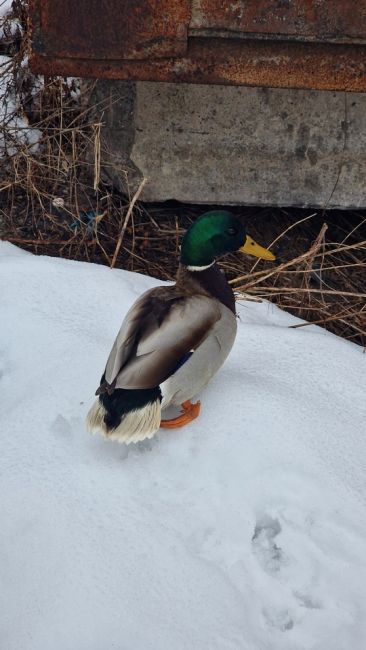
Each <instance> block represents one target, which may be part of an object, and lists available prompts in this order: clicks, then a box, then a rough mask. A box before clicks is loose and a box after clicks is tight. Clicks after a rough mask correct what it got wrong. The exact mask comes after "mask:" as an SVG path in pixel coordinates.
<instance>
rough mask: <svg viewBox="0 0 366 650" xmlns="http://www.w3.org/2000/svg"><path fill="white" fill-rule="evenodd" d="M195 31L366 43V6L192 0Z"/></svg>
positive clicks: (348, 1)
mask: <svg viewBox="0 0 366 650" xmlns="http://www.w3.org/2000/svg"><path fill="white" fill-rule="evenodd" d="M190 28H191V30H192V31H191V33H192V34H193V33H194V30H203V29H204V30H215V31H220V30H227V31H230V32H234V33H238V32H241V33H243V34H248V33H249V34H266V35H267V36H270V35H273V36H281V35H282V36H287V37H296V38H300V39H302V40H318V41H321V42H347V41H353V42H354V41H357V42H366V2H365V0H360V1H359V2H355V1H354V0H234V1H231V2H228V1H224V2H223V0H192V18H191V22H190Z"/></svg>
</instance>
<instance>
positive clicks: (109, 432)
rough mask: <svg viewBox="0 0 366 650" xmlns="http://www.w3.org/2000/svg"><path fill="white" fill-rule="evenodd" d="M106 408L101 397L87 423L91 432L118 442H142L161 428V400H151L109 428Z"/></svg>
mask: <svg viewBox="0 0 366 650" xmlns="http://www.w3.org/2000/svg"><path fill="white" fill-rule="evenodd" d="M105 415H106V410H105V408H104V406H103V404H102V403H101V402H100V400H99V399H97V400H95V402H94V404H93V406H92V407H91V409H90V411H89V413H88V415H87V418H86V424H87V428H88V431H90V433H100V434H102V436H104V437H105V438H108V440H117V442H124V443H125V444H127V445H128V444H130V442H140V441H141V440H145V438H152V437H153V436H154V434H155V433H156V432H157V431H158V430H159V428H160V420H161V406H160V400H159V399H157V400H155V401H154V402H150V403H149V404H147V405H146V406H143V407H142V408H139V409H135V410H134V411H130V412H129V413H127V414H126V415H125V416H124V417H123V418H122V420H121V422H120V424H119V425H118V426H117V427H116V428H115V429H108V427H107V425H106V423H105V421H104V417H105Z"/></svg>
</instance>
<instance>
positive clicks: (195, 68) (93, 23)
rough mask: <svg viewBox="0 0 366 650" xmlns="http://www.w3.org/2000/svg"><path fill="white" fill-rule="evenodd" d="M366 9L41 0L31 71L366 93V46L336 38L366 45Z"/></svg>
mask: <svg viewBox="0 0 366 650" xmlns="http://www.w3.org/2000/svg"><path fill="white" fill-rule="evenodd" d="M350 4H351V5H352V11H349V12H348V11H346V9H347V8H348V9H349V8H350ZM326 6H332V7H333V9H334V13H333V15H332V16H331V17H330V14H331V13H332V12H331V11H330V10H329V11H328V12H326V11H325V10H326ZM210 8H211V9H210ZM295 8H297V10H298V12H297V13H296V11H295ZM191 10H192V13H191ZM210 11H211V13H210ZM365 11H366V0H362V1H361V2H359V3H358V6H354V3H353V2H350V0H339V1H337V0H293V1H292V2H290V0H276V1H270V0H246V1H245V2H239V1H238V2H231V3H230V2H221V1H220V0H193V1H192V4H191V2H189V0H109V1H108V2H104V3H102V2H100V1H99V0H79V2H78V3H76V2H74V0H62V1H61V0H32V12H31V15H32V23H33V52H32V56H31V66H32V68H33V70H34V71H36V72H40V73H43V74H46V75H54V74H60V75H65V76H67V75H70V76H81V77H104V78H108V79H132V80H146V81H170V82H187V83H202V84H234V85H248V86H267V87H274V88H310V89H321V90H348V91H358V92H365V91H366V45H362V44H354V43H352V44H347V43H345V42H342V43H341V42H340V43H338V42H334V41H337V39H338V40H340V41H345V40H347V39H354V40H356V41H362V39H363V37H365V42H366V27H365V20H364V18H365ZM284 16H286V20H284V19H283V18H284ZM205 21H206V22H205ZM255 21H257V22H256V23H255ZM189 23H190V25H191V27H190V29H189V35H188V36H187V32H188V25H189ZM60 25H62V28H61V27H60ZM255 25H256V32H257V34H258V35H259V34H262V39H261V40H258V39H256V38H255V35H254V36H253V33H252V30H253V29H254V26H255ZM201 29H204V31H205V36H204V37H203V36H198V35H197V34H199V33H200V30H201ZM211 29H213V30H215V31H216V30H219V31H220V30H222V29H223V30H224V32H225V30H226V36H227V37H225V33H222V34H220V36H221V37H217V36H215V37H210V34H213V33H215V31H214V32H212V31H211ZM239 29H240V30H242V31H235V30H239ZM244 29H247V32H244V31H243V30H244ZM248 30H249V31H248ZM261 30H262V31H261ZM270 30H272V32H271V31H270ZM281 30H282V31H281ZM286 30H287V31H286ZM296 30H297V31H296ZM295 31H296V34H295ZM337 35H338V36H337ZM222 36H224V37H222ZM233 36H234V38H233ZM243 36H245V38H243ZM295 36H296V38H302V39H304V40H305V42H302V41H300V40H297V41H295V40H294V39H295ZM286 39H288V40H286ZM309 39H310V40H311V39H312V41H313V42H306V40H309ZM321 40H324V41H327V40H328V41H333V42H332V43H322V42H318V41H321ZM314 41H315V42H314Z"/></svg>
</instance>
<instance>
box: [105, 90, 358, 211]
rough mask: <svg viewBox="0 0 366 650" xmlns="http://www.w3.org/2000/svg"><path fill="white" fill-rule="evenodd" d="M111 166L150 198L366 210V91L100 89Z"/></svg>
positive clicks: (116, 177)
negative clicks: (143, 179) (362, 92)
mask: <svg viewBox="0 0 366 650" xmlns="http://www.w3.org/2000/svg"><path fill="white" fill-rule="evenodd" d="M95 100H96V102H98V103H99V102H101V103H100V104H99V106H102V107H103V110H102V111H101V109H98V110H99V113H102V121H103V122H104V124H105V126H104V127H103V129H102V141H103V149H104V153H103V159H102V162H103V167H104V173H106V174H107V175H108V176H109V177H110V178H111V179H113V182H114V184H115V185H117V186H118V187H119V188H120V189H122V190H123V191H128V192H129V193H131V194H132V193H133V192H134V191H135V190H136V188H137V187H138V185H139V182H140V181H141V179H142V178H143V177H146V178H147V179H148V182H147V184H146V186H145V188H144V192H143V194H142V196H141V198H143V199H144V200H146V201H165V200H167V199H177V200H179V201H184V202H191V203H217V204H242V205H251V204H256V205H271V206H291V205H293V206H304V207H305V206H307V207H310V206H311V207H322V208H323V207H328V208H336V207H337V208H360V207H365V206H366V191H365V187H364V186H365V178H366V94H355V93H343V92H339V93H338V92H329V91H309V90H281V89H265V88H247V87H239V86H235V87H234V86H202V85H193V84H164V83H148V82H137V83H136V84H135V83H130V82H118V81H100V82H98V86H97V90H96V93H95V97H94V101H95Z"/></svg>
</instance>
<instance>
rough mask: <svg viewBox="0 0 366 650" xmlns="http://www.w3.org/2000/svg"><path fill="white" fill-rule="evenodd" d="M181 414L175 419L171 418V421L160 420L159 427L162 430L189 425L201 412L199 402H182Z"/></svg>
mask: <svg viewBox="0 0 366 650" xmlns="http://www.w3.org/2000/svg"><path fill="white" fill-rule="evenodd" d="M182 409H183V411H182V413H181V415H178V417H177V418H172V419H171V420H162V421H161V422H160V426H161V427H162V428H163V429H176V428H178V427H184V425H185V424H189V422H192V420H195V419H196V418H197V417H198V416H199V413H200V410H201V402H196V403H195V404H192V402H191V401H190V400H187V401H186V402H183V404H182Z"/></svg>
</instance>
